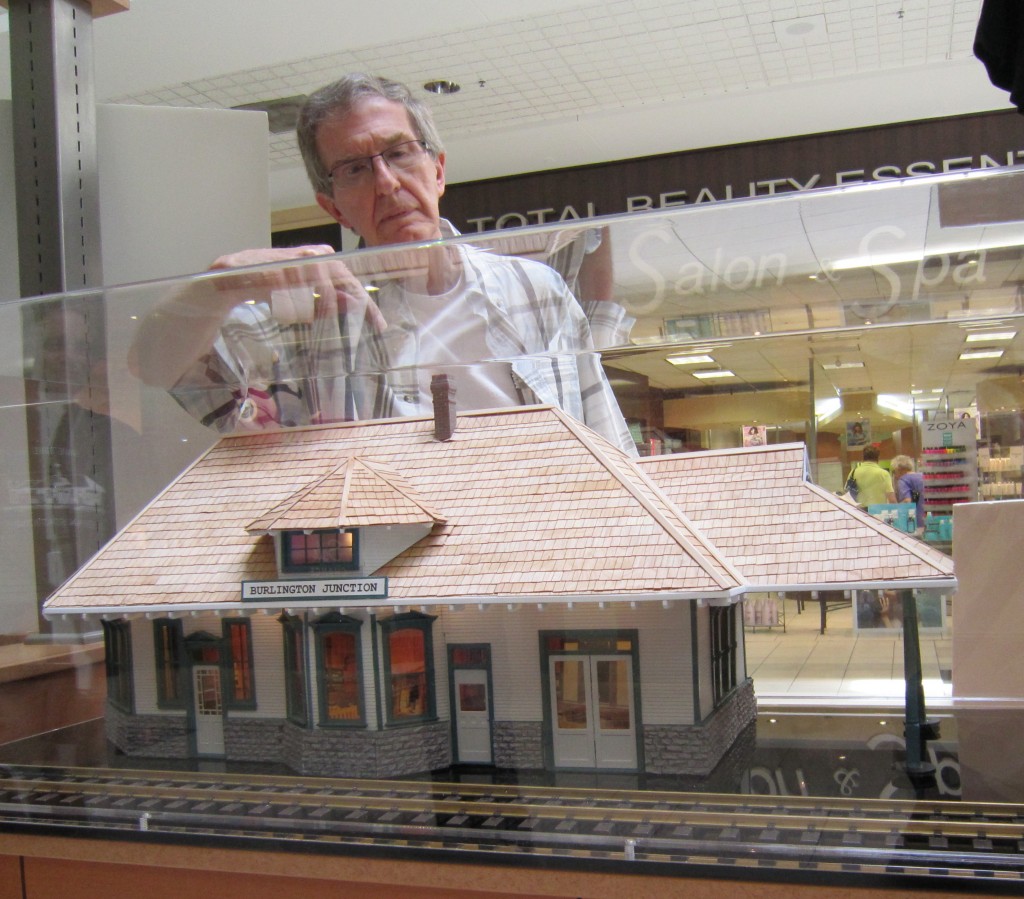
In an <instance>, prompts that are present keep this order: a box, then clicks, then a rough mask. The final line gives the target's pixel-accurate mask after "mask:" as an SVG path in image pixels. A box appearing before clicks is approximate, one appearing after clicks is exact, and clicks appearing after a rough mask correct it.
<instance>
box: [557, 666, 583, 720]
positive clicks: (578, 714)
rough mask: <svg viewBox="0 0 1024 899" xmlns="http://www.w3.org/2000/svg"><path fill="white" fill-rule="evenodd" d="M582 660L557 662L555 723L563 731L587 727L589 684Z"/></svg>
mask: <svg viewBox="0 0 1024 899" xmlns="http://www.w3.org/2000/svg"><path fill="white" fill-rule="evenodd" d="M584 664H585V663H584V662H583V661H582V660H575V659H574V660H571V661H568V660H562V659H557V660H556V661H555V721H556V723H557V726H558V727H559V728H561V729H563V730H582V729H585V728H586V727H587V684H586V675H585V673H584V670H583V668H584Z"/></svg>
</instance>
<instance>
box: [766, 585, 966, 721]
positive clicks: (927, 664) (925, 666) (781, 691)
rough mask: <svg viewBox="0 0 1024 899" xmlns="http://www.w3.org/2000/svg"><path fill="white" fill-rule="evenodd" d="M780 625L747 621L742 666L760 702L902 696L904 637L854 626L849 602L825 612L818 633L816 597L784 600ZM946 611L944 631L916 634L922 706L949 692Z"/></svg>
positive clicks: (849, 702)
mask: <svg viewBox="0 0 1024 899" xmlns="http://www.w3.org/2000/svg"><path fill="white" fill-rule="evenodd" d="M784 605H785V629H783V628H782V627H781V626H780V627H777V628H763V627H759V628H749V627H748V628H746V644H747V665H748V668H749V670H750V674H751V676H752V677H753V679H754V692H755V693H756V694H757V700H758V706H759V707H760V708H762V709H763V708H766V707H772V706H778V707H780V708H781V707H787V706H813V707H815V708H828V707H835V708H850V707H854V708H855V707H861V706H863V707H867V708H870V707H877V706H882V707H885V706H893V705H900V706H902V704H903V703H904V701H905V698H906V683H905V681H904V677H903V667H904V666H903V636H902V633H901V632H900V631H899V630H895V631H881V632H858V631H857V630H855V628H854V620H853V610H852V609H851V608H849V607H845V608H840V609H833V610H831V611H829V612H828V614H827V619H826V628H825V633H824V634H822V633H820V632H819V631H820V626H821V615H820V612H819V608H818V604H817V603H816V602H811V603H807V604H805V605H804V608H803V611H802V612H800V611H798V610H797V603H796V601H795V600H792V599H786V600H785V604H784ZM951 628H952V616H951V615H947V624H946V629H945V632H944V633H940V632H937V631H936V632H925V633H922V634H921V636H920V647H921V670H922V675H923V686H924V694H925V702H926V704H927V706H928V708H941V707H943V706H949V705H950V703H951V697H952V683H951V680H950V674H951V669H952V654H953V650H952V631H951Z"/></svg>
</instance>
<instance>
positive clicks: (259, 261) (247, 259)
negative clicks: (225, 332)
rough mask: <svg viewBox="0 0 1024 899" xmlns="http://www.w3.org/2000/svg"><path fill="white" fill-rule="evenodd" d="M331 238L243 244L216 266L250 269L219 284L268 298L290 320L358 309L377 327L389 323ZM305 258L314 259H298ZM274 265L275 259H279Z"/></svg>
mask: <svg viewBox="0 0 1024 899" xmlns="http://www.w3.org/2000/svg"><path fill="white" fill-rule="evenodd" d="M334 255H335V251H334V248H333V247H332V246H330V245H328V244H314V245H309V246H303V247H288V248H277V249H262V250H242V251H240V252H238V253H230V254H228V255H226V256H221V257H220V258H219V259H217V260H216V261H215V262H214V263H213V265H212V266H210V271H231V270H234V269H245V271H239V272H238V273H237V274H233V275H230V276H228V277H224V278H217V279H216V281H215V282H214V283H215V286H216V288H217V290H218V292H220V293H222V294H231V295H234V296H235V297H236V298H237V301H239V302H241V301H245V300H253V299H263V300H265V301H267V302H268V303H269V304H270V309H271V313H272V314H273V316H274V318H275V319H277V321H278V322H279V323H280V324H281V325H283V326H285V325H293V324H308V323H311V322H313V320H314V319H316V318H324V317H328V316H332V315H354V316H358V317H360V318H363V319H365V320H366V322H368V323H369V324H370V326H371V327H372V328H373V329H374V330H376V331H382V330H383V329H384V328H385V322H384V318H383V316H382V315H381V314H380V310H379V309H378V308H377V305H376V304H375V303H374V302H373V300H371V299H370V297H369V294H367V292H366V290H365V288H364V287H363V285H362V283H361V282H360V281H359V279H358V278H356V276H355V275H353V274H352V272H351V271H350V270H349V268H348V266H346V265H345V264H344V263H343V262H340V261H338V260H337V259H326V258H321V257H328V256H334ZM301 260H310V261H308V262H304V263H302V264H296V263H299V262H301ZM275 263H276V265H274V266H273V267H271V266H272V265H273V264H275Z"/></svg>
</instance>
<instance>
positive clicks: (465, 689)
mask: <svg viewBox="0 0 1024 899" xmlns="http://www.w3.org/2000/svg"><path fill="white" fill-rule="evenodd" d="M459 711H460V712H486V711H487V687H486V685H485V684H459Z"/></svg>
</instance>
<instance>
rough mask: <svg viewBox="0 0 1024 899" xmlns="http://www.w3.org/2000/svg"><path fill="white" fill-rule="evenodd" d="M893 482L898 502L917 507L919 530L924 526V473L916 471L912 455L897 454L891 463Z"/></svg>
mask: <svg viewBox="0 0 1024 899" xmlns="http://www.w3.org/2000/svg"><path fill="white" fill-rule="evenodd" d="M889 470H890V471H891V472H892V482H893V486H894V487H895V489H896V502H898V503H914V505H915V506H916V509H917V512H916V514H917V530H921V529H922V528H924V475H922V474H921V472H919V471H914V460H913V459H911V458H910V456H903V455H900V456H896V457H895V458H894V459H893V460H892V462H891V463H889Z"/></svg>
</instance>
